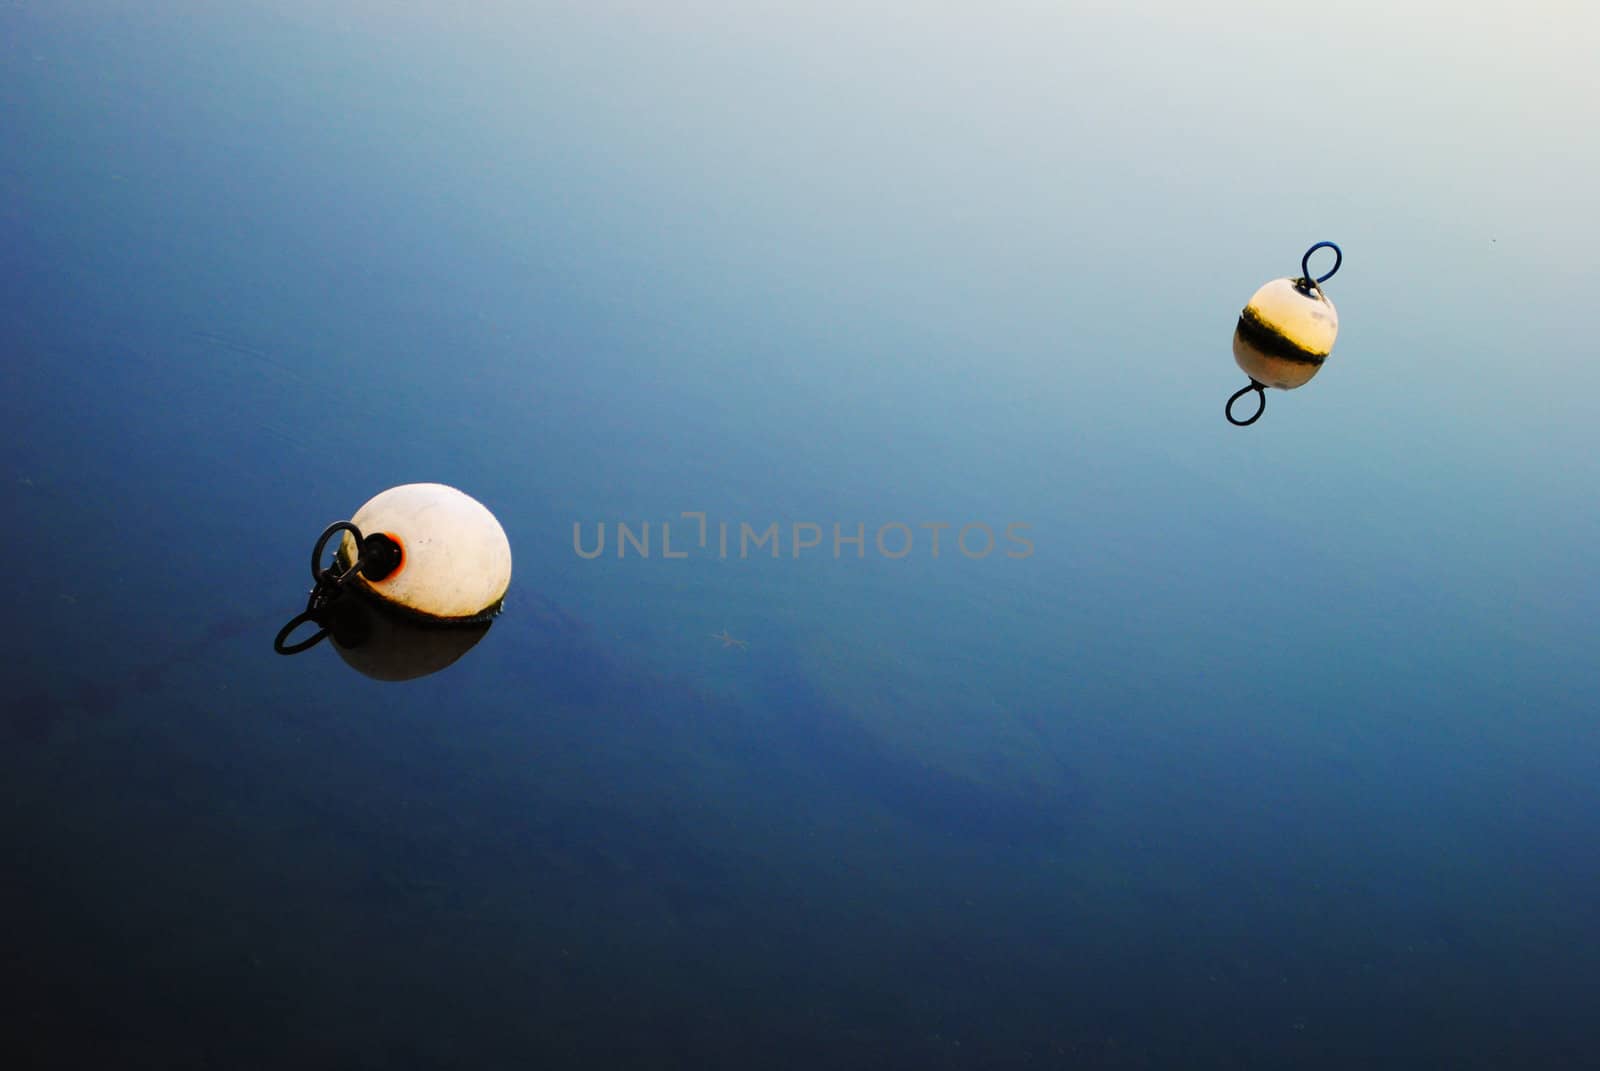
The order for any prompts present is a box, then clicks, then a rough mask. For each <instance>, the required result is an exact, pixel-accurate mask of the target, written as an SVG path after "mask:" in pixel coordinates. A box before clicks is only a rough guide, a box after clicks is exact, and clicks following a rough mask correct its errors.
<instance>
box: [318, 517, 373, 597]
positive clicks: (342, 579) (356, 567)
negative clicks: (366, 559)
mask: <svg viewBox="0 0 1600 1071" xmlns="http://www.w3.org/2000/svg"><path fill="white" fill-rule="evenodd" d="M339 532H349V533H350V534H351V535H353V536H355V537H356V560H355V561H353V562H351V563H350V568H348V569H346V570H345V571H344V572H342V573H335V572H334V571H333V567H332V566H329V567H328V568H327V569H324V568H322V552H323V550H324V549H325V548H326V547H327V545H328V540H330V539H332V538H333V537H334V535H335V534H337V533H339ZM360 570H361V529H359V528H357V527H356V526H355V525H353V524H351V523H350V522H349V521H335V522H334V523H333V524H330V525H328V527H327V528H326V529H324V530H323V533H322V535H320V536H318V537H317V545H316V546H314V547H312V548H311V579H312V580H314V581H316V582H317V583H318V584H328V585H332V586H342V585H344V584H345V583H347V582H349V580H350V578H351V577H352V576H355V575H356V573H358V572H360Z"/></svg>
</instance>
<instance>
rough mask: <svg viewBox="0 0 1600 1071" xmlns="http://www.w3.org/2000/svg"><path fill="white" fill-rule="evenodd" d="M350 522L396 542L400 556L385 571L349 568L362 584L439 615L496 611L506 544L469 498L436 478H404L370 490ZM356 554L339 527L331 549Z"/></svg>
mask: <svg viewBox="0 0 1600 1071" xmlns="http://www.w3.org/2000/svg"><path fill="white" fill-rule="evenodd" d="M351 522H352V523H353V524H354V525H355V526H356V527H357V528H359V529H361V531H362V533H363V534H365V535H368V536H371V535H380V534H381V535H385V536H388V537H389V539H391V540H393V541H394V542H395V543H396V544H397V545H398V546H399V548H400V563H399V565H397V566H396V567H395V568H394V569H393V570H392V571H391V572H390V573H389V574H388V575H387V576H385V577H383V578H382V579H380V580H375V581H374V580H368V579H367V578H366V576H364V575H360V574H358V575H357V576H356V578H355V581H354V582H355V584H356V585H357V586H358V587H359V588H360V589H361V590H362V591H364V592H366V593H368V594H370V595H371V596H373V597H374V598H377V599H381V600H382V601H384V602H385V603H388V604H391V605H393V606H397V607H399V608H401V609H403V610H406V611H409V612H411V613H414V614H419V615H421V616H422V617H425V618H430V619H433V620H436V621H442V622H457V623H460V622H470V621H480V620H483V619H484V618H487V617H492V616H493V615H494V614H495V613H497V612H499V609H500V604H501V602H502V601H503V600H504V599H505V595H506V589H507V588H508V587H510V586H511V544H510V542H509V541H508V540H507V539H506V533H505V530H504V529H503V528H501V527H500V522H499V521H497V520H495V517H494V514H492V513H490V512H489V510H488V509H487V508H485V507H484V505H483V504H482V503H481V502H479V501H478V500H477V499H475V498H473V497H471V496H470V495H467V494H465V493H463V492H461V491H458V490H456V489H455V488H454V487H447V486H445V485H444V484H442V483H410V484H405V485H404V486H401V487H391V488H390V489H389V490H387V491H384V492H383V493H382V494H380V495H378V496H376V497H375V498H373V499H372V500H371V501H369V502H368V503H367V504H366V505H364V506H362V507H361V508H360V509H359V510H357V511H356V514H355V516H354V517H352V518H351ZM356 554H357V548H356V543H355V538H354V537H353V536H351V535H350V534H349V533H346V534H345V536H344V539H343V541H342V543H341V545H340V550H339V555H340V557H341V558H342V559H343V560H344V561H345V562H347V563H348V562H350V561H353V560H355V557H356Z"/></svg>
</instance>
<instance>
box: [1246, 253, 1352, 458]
mask: <svg viewBox="0 0 1600 1071" xmlns="http://www.w3.org/2000/svg"><path fill="white" fill-rule="evenodd" d="M1319 249H1331V250H1333V256H1334V261H1333V267H1332V268H1330V269H1329V270H1328V272H1327V274H1325V275H1321V276H1313V275H1312V274H1311V267H1310V264H1311V254H1313V253H1315V252H1316V251H1317V250H1319ZM1342 263H1344V253H1342V252H1341V251H1340V249H1339V247H1338V246H1336V245H1334V244H1333V243H1332V242H1318V243H1317V244H1316V245H1314V246H1312V247H1311V248H1310V249H1307V250H1306V255H1305V256H1303V257H1301V258H1300V272H1301V274H1300V277H1299V278H1298V279H1274V280H1272V282H1270V283H1268V284H1267V285H1265V286H1263V287H1262V288H1261V289H1260V290H1257V291H1256V292H1255V294H1254V296H1252V297H1251V298H1250V302H1249V304H1247V305H1246V306H1245V307H1244V311H1243V312H1241V313H1240V314H1239V326H1238V327H1237V328H1236V329H1235V330H1234V332H1233V359H1234V360H1235V361H1237V362H1238V364H1239V367H1240V368H1242V369H1243V370H1244V374H1245V375H1247V376H1249V377H1250V383H1249V385H1248V386H1246V387H1244V388H1243V389H1242V390H1240V391H1238V392H1237V393H1235V394H1234V395H1233V397H1231V398H1229V399H1228V405H1227V407H1226V409H1224V410H1223V414H1224V415H1225V416H1226V417H1227V418H1228V422H1229V423H1230V424H1234V425H1236V426H1238V427H1244V426H1246V425H1248V424H1254V423H1255V422H1256V421H1257V420H1259V419H1261V414H1262V413H1264V412H1266V411H1267V395H1266V388H1267V387H1276V388H1278V389H1279V390H1294V389H1295V388H1296V387H1300V386H1304V385H1305V384H1306V383H1308V382H1310V380H1311V377H1312V376H1314V375H1316V374H1317V372H1318V370H1319V369H1321V368H1322V362H1324V361H1326V360H1327V359H1328V355H1329V354H1330V353H1332V352H1333V340H1334V339H1335V338H1336V337H1337V336H1338V334H1339V312H1338V310H1337V309H1335V308H1334V307H1333V302H1331V301H1329V300H1328V295H1327V294H1325V293H1323V291H1322V284H1323V283H1325V282H1327V281H1328V280H1329V279H1331V278H1333V273H1334V272H1336V271H1338V270H1339V265H1340V264H1342ZM1251 391H1255V392H1256V394H1257V395H1258V402H1259V404H1258V405H1257V406H1256V411H1255V412H1254V413H1252V414H1251V415H1250V417H1249V418H1248V419H1245V420H1240V419H1239V418H1237V417H1235V416H1234V415H1233V405H1234V403H1235V402H1237V401H1238V400H1239V399H1240V398H1242V397H1244V396H1245V395H1246V394H1249V393H1250V392H1251Z"/></svg>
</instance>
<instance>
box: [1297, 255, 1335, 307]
mask: <svg viewBox="0 0 1600 1071" xmlns="http://www.w3.org/2000/svg"><path fill="white" fill-rule="evenodd" d="M1319 249H1331V250H1333V267H1331V268H1329V269H1328V273H1327V274H1326V275H1312V274H1311V254H1312V253H1315V252H1316V251H1317V250H1319ZM1343 263H1344V250H1342V249H1340V248H1339V247H1338V246H1337V245H1335V244H1334V243H1333V242H1318V243H1317V244H1316V245H1314V246H1312V247H1311V248H1310V249H1307V250H1306V255H1305V256H1303V257H1301V258H1300V278H1298V279H1296V280H1295V285H1296V286H1298V287H1299V288H1300V289H1301V290H1305V291H1307V292H1309V291H1312V290H1315V291H1316V292H1317V296H1318V297H1323V294H1322V284H1323V283H1325V282H1327V281H1328V280H1329V279H1332V278H1333V277H1334V274H1335V273H1336V272H1338V270H1339V265H1341V264H1343ZM1324 300H1326V298H1324Z"/></svg>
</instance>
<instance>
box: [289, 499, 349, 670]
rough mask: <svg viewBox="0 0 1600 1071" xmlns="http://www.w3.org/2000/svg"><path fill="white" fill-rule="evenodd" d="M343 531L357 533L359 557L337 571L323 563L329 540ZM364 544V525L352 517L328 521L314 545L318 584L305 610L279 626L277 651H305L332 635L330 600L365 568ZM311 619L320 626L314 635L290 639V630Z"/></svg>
mask: <svg viewBox="0 0 1600 1071" xmlns="http://www.w3.org/2000/svg"><path fill="white" fill-rule="evenodd" d="M340 532H349V533H350V534H351V535H353V536H355V537H356V558H355V561H353V562H351V563H350V566H349V568H347V569H345V570H344V571H343V572H335V571H334V567H333V566H331V565H330V566H329V567H328V568H326V569H324V568H323V567H322V554H323V551H325V550H327V548H328V540H330V539H332V538H333V537H334V536H335V535H338V534H339V533H340ZM361 544H362V536H361V529H359V528H357V527H356V526H355V525H353V524H351V523H350V522H349V521H336V522H335V523H333V524H330V525H328V527H327V528H326V529H324V530H323V533H322V534H321V535H320V536H318V537H317V544H316V546H314V547H312V548H311V579H312V580H313V581H314V584H313V586H312V588H311V594H310V595H309V596H307V598H306V608H305V610H304V612H302V613H300V614H297V615H295V617H294V618H293V619H292V620H291V621H290V622H289V623H288V624H287V625H285V626H283V628H281V629H279V630H278V636H277V638H276V639H274V640H273V641H272V649H273V650H274V651H277V652H278V653H279V654H281V655H292V654H299V653H300V652H301V651H305V650H309V649H310V648H312V647H315V646H316V645H317V644H318V643H321V642H322V640H323V639H324V638H325V637H326V636H327V635H328V627H327V612H326V611H327V608H328V604H329V603H331V602H333V600H334V599H335V598H337V597H338V596H340V595H342V594H344V590H345V585H346V584H348V583H350V580H351V579H352V578H353V577H354V576H355V575H356V574H357V573H359V572H361ZM335 562H336V563H337V558H335ZM308 621H309V622H311V623H312V624H315V625H316V626H317V632H316V633H315V634H314V635H313V636H312V637H311V638H310V639H306V640H301V641H300V642H299V643H294V644H291V643H289V642H288V640H289V635H290V633H292V632H294V630H295V629H297V628H299V627H300V626H301V625H303V624H305V623H306V622H308Z"/></svg>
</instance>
